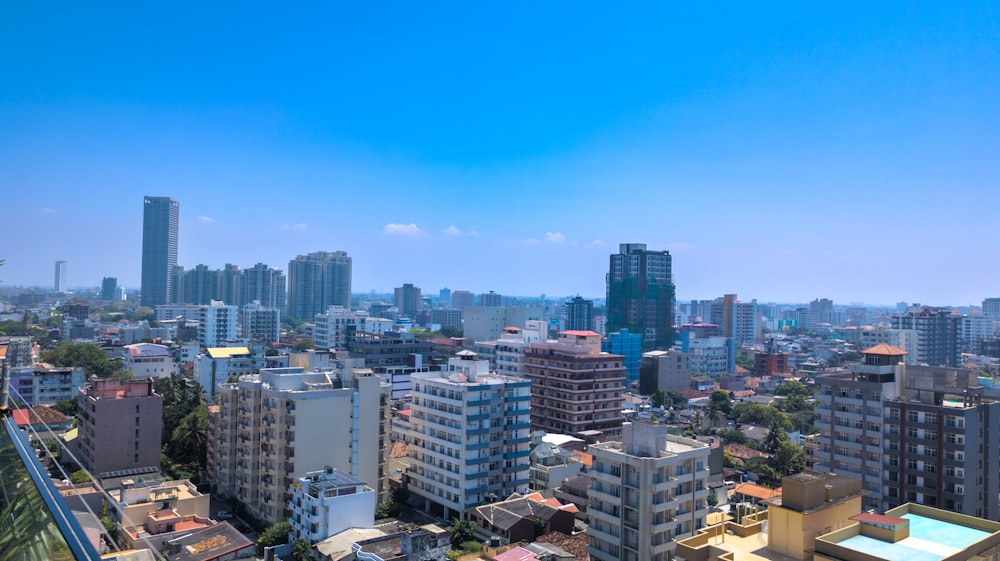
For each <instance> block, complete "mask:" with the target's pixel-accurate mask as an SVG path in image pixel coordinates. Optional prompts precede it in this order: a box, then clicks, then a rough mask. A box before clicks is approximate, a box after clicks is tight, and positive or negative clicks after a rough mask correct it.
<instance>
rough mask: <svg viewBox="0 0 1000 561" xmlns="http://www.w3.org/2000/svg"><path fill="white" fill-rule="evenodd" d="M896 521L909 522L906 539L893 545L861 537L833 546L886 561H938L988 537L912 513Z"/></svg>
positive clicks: (974, 530) (958, 525)
mask: <svg viewBox="0 0 1000 561" xmlns="http://www.w3.org/2000/svg"><path fill="white" fill-rule="evenodd" d="M890 518H893V517H890ZM900 518H903V519H906V520H909V521H910V536H909V537H907V538H903V539H901V540H899V541H897V542H895V543H892V542H887V541H882V540H880V539H876V538H872V537H868V536H864V535H861V534H858V535H856V536H853V537H850V538H847V539H845V540H842V541H839V542H834V543H836V544H837V545H839V546H841V547H845V548H848V549H852V550H855V551H859V552H863V553H865V554H866V555H869V556H875V557H879V558H881V559H886V560H888V561H939V560H941V559H944V558H946V557H950V556H952V555H954V554H956V553H958V552H959V551H962V550H963V549H965V548H967V547H969V546H970V545H972V544H974V543H976V542H978V541H980V540H983V539H985V538H987V537H988V536H990V535H992V534H990V532H986V531H984V530H980V529H978V528H972V527H969V526H963V525H960V524H956V523H953V522H948V521H946V520H941V519H937V518H931V517H928V516H922V515H920V514H916V513H913V512H910V513H906V514H903V515H902V516H901V517H900Z"/></svg>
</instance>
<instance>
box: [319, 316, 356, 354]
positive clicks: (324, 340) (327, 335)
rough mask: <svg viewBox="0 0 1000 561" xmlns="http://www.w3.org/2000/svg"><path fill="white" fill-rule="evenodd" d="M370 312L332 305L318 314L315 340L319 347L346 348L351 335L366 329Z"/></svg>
mask: <svg viewBox="0 0 1000 561" xmlns="http://www.w3.org/2000/svg"><path fill="white" fill-rule="evenodd" d="M367 319H368V312H365V311H362V310H358V311H351V310H349V309H347V308H345V307H343V306H330V307H329V308H327V310H326V311H325V312H323V313H321V314H316V326H315V327H314V328H313V340H314V341H315V343H316V348H317V349H333V350H341V351H342V350H346V349H347V343H348V341H349V340H350V337H351V336H352V335H353V334H354V333H356V332H358V331H364V330H365V320H367Z"/></svg>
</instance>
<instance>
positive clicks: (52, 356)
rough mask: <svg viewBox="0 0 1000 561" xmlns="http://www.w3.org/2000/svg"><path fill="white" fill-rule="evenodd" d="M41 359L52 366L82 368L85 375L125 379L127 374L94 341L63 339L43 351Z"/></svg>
mask: <svg viewBox="0 0 1000 561" xmlns="http://www.w3.org/2000/svg"><path fill="white" fill-rule="evenodd" d="M41 360H42V362H47V363H49V364H52V365H54V366H70V367H77V368H83V369H84V371H86V373H87V376H97V377H98V378H119V379H122V378H123V377H124V378H125V379H127V378H128V376H129V373H128V372H127V371H124V370H121V369H120V368H119V367H118V365H117V364H115V363H114V362H112V361H110V360H108V355H106V354H104V351H102V350H101V348H100V347H98V346H97V345H95V344H94V343H74V342H72V341H63V342H62V343H59V345H57V346H56V348H54V349H52V350H49V351H45V352H43V353H42V356H41Z"/></svg>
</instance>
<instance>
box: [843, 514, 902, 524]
mask: <svg viewBox="0 0 1000 561" xmlns="http://www.w3.org/2000/svg"><path fill="white" fill-rule="evenodd" d="M851 520H857V521H858V522H865V523H868V524H878V525H879V526H899V525H900V524H902V523H904V522H906V519H905V518H898V517H895V516H886V515H884V514H875V513H872V512H862V513H861V514H855V515H854V516H852V517H851Z"/></svg>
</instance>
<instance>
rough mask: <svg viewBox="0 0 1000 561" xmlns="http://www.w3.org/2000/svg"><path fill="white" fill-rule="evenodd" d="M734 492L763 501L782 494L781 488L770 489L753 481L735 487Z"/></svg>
mask: <svg viewBox="0 0 1000 561" xmlns="http://www.w3.org/2000/svg"><path fill="white" fill-rule="evenodd" d="M733 492H734V493H737V494H740V495H746V496H748V497H753V498H755V499H758V500H762V501H763V500H767V499H770V498H772V497H777V496H778V495H780V494H781V488H780V487H779V488H777V489H769V488H767V487H761V486H760V485H754V484H753V483H743V484H741V485H739V486H737V487H736V488H735V489H733Z"/></svg>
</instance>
